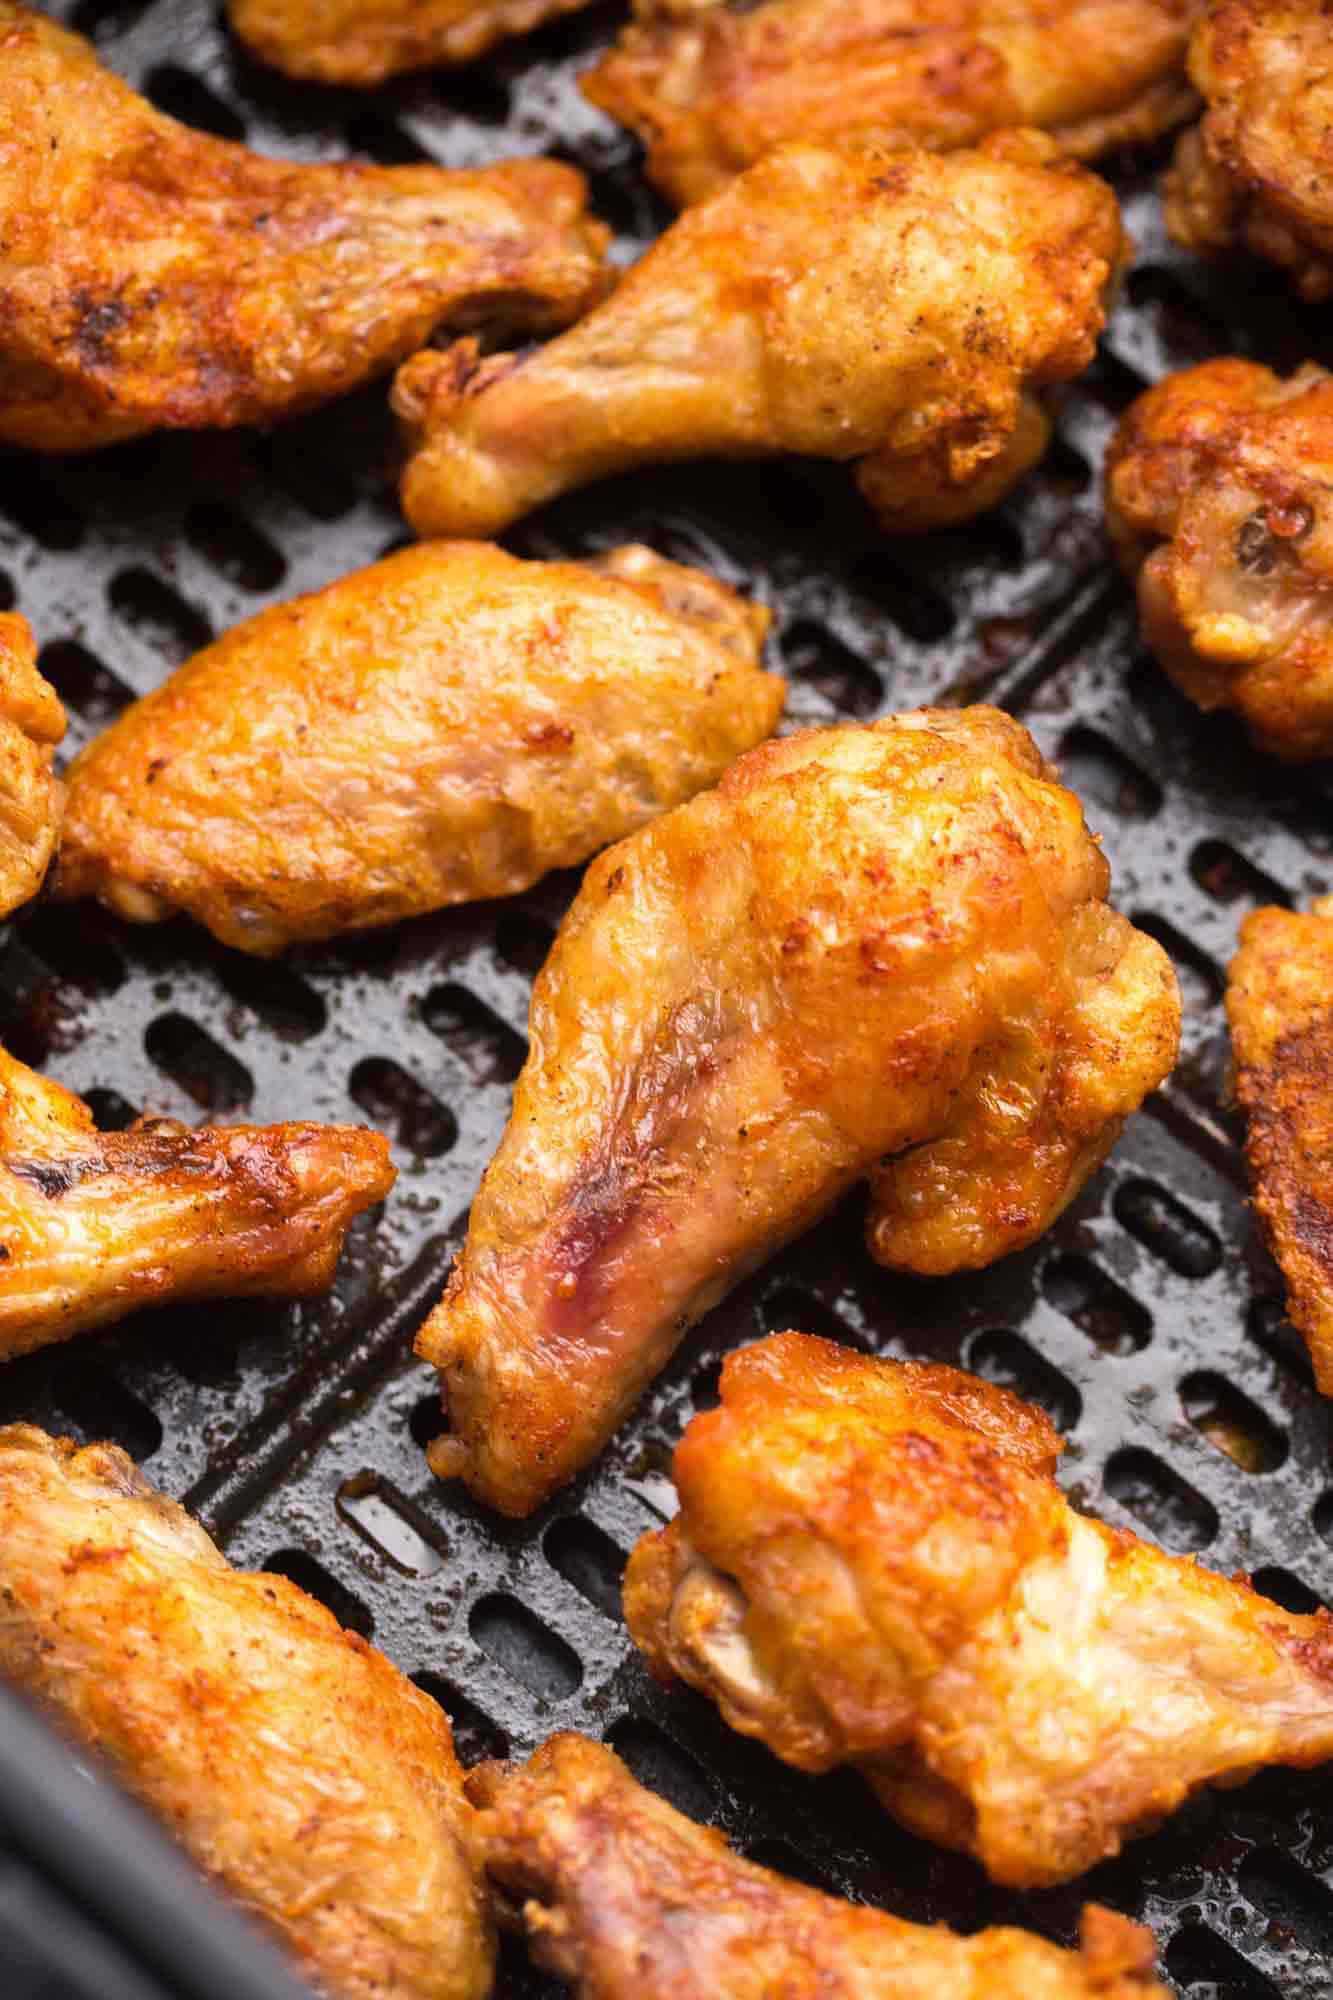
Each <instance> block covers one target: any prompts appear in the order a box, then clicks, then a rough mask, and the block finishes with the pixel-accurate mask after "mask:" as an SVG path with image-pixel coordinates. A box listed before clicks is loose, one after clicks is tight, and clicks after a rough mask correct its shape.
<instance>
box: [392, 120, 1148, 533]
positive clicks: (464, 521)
mask: <svg viewBox="0 0 1333 2000" xmlns="http://www.w3.org/2000/svg"><path fill="white" fill-rule="evenodd" d="M1122 248H1123V239H1122V235H1121V230H1120V219H1119V211H1118V209H1117V207H1116V202H1115V197H1114V196H1113V195H1112V194H1111V192H1110V190H1109V188H1107V187H1106V186H1105V184H1104V183H1103V182H1101V181H1099V180H1097V179H1096V178H1095V177H1094V176H1093V175H1091V174H1088V173H1086V172H1084V171H1083V169H1082V168H1080V167H1077V166H1075V165H1073V164H1071V163H1068V162H1061V161H1059V160H1058V159H1057V158H1056V153H1055V148H1054V146H1053V144H1052V142H1051V141H1049V140H1048V139H1046V138H1045V137H1044V136H1043V135H1042V134H1041V133H1037V132H1025V133H1004V134H997V135H996V136H995V137H993V138H991V139H989V140H987V141H986V142H985V144H984V145H983V146H982V147H981V148H979V149H978V150H977V151H976V152H956V153H950V154H945V155H939V154H934V153H927V152H921V151H909V152H894V153H888V152H884V151H883V150H875V149H857V148H852V147H848V148H845V149H841V150H839V149H835V148H833V147H828V146H812V145H790V146H784V147H781V148H779V149H778V150H777V151H776V152H773V153H770V154H769V155H768V156H767V157H766V158H765V159H763V160H761V161H760V163H759V164H758V165H757V166H754V167H751V168H750V170H749V172H748V173H745V174H742V175H741V176H740V178H739V179H738V180H736V181H735V182H733V183H732V184H731V185H730V186H729V187H726V188H724V189H723V191H722V192H721V193H720V194H718V195H715V196H714V198H713V199H712V200H711V201H708V202H704V203H703V204H702V205H701V206H700V207H698V208H696V209H692V210H691V211H690V212H689V213H688V214H686V215H683V216H682V217H681V218H680V220H679V221H678V222H676V223H675V225H674V226H673V227H672V228H671V229H669V230H668V231H667V233H666V235H665V236H663V237H662V238H661V239H660V240H659V241H658V242H657V243H656V244H654V246H653V247H652V249H651V250H649V251H648V253H647V255H646V256H645V257H644V258H643V259H642V261H641V262H640V263H638V264H637V265H636V266H635V267H634V269H633V270H632V271H631V272H630V273H629V275H628V277H626V278H625V279H624V280H623V281H622V282H621V284H620V285H619V286H618V287H617V289H616V290H615V291H614V292H613V293H612V295H611V297H610V298H609V299H608V300H607V301H606V303H605V304H604V305H601V306H599V307H598V308H597V309H596V310H595V311H593V312H591V313H590V314H589V315H588V317H587V318H586V319H585V320H583V321H582V322H581V324H580V325H578V326H577V327H574V328H573V329H571V331H570V332H568V333H566V334H564V335H562V336H561V337H560V338H559V339H558V340H555V341H553V342H552V343H551V344H550V345H549V346H547V347H544V348H540V349H538V350H537V351H536V352H535V353H532V354H528V355H523V356H519V355H514V354H499V355H492V356H491V357H490V358H489V359H488V360H482V359H481V358H480V353H479V350H478V347H477V344H476V342H475V341H472V340H464V341H459V342H457V343H455V345H454V346H453V347H451V348H449V349H448V350H447V351H446V352H443V353H440V352H427V353H423V354H418V355H416V356H414V357H413V359H412V360H411V361H409V362H408V363H407V365H406V366H405V367H404V368H402V369H401V370H400V371H399V374H398V378H397V382H396V384H395V387H394V404H395V407H396V409H397V411H398V414H399V416H400V417H401V418H402V420H403V422H404V425H405V427H406V432H407V437H408V441H409V444H410V446H411V449H412V456H411V458H410V460H409V463H408V465H407V469H406V472H405V474H404V479H403V488H402V498H403V506H404V509H405V511H406V513H407V516H408V519H409V520H410V521H411V523H412V525H413V527H414V528H415V529H416V530H417V532H418V534H422V535H429V534H469V535H482V534H486V535H488V534H495V533H498V532H499V531H500V530H501V529H502V528H504V527H506V526H507V525H508V524H509V523H510V522H512V521H514V520H517V519H518V517H519V516H520V515H521V514H524V513H526V512H527V511H528V509H529V508H532V507H536V506H539V505H540V504H541V503H542V502H543V501H546V500H550V499H553V498H554V497H555V496H556V495H557V494H559V493H563V492H565V491H567V490H568V489H569V488H570V487H574V486H579V485H582V484H584V483H585V482H586V481H588V480H591V479H598V478H601V477H602V476H603V475H604V474H606V473H610V472H615V471H619V470H622V469H624V468H626V467H628V466H632V465H638V464H642V463H646V462H653V461H660V460H663V459H681V458H695V457H699V456H702V455H704V454H706V453H712V454H715V455H720V456H723V457H754V456H760V455H763V454H765V453H770V452H777V451H794V452H802V453H805V454H806V455H807V456H814V457H825V458H836V459H860V460H861V465H860V467H859V468H858V476H859V478H860V481H861V485H862V487H863V489H864V490H865V491H866V493H867V497H868V498H869V499H870V501H871V504H872V505H873V506H874V507H875V509H876V511H877V512H878V513H879V514H880V515H881V517H882V519H883V521H884V524H885V526H886V527H889V528H895V529H908V528H911V529H915V528H924V527H929V526H931V525H933V524H935V523H937V522H940V521H945V520H957V519H962V518H963V517H965V516H966V515H968V514H971V513H973V512H975V511H976V510H977V508H978V507H980V506H989V505H991V504H992V503H993V502H994V501H995V500H997V499H999V498H1000V497H1001V494H1002V493H1003V492H1004V491H1006V490H1007V489H1008V487H1009V486H1011V485H1012V484H1013V483H1014V481H1015V480H1016V479H1018V478H1019V477H1020V475H1021V474H1022V473H1023V472H1025V471H1027V470H1028V468H1029V466H1030V465H1031V464H1032V463H1033V461H1034V460H1035V459H1036V458H1037V457H1038V456H1040V453H1041V450H1042V448H1043V446H1044V444H1045V441H1046V436H1047V431H1048V421H1047V418H1046V416H1045V413H1044V410H1043V408H1042V405H1041V401H1040V396H1039V392H1040V390H1041V388H1042V386H1043V385H1046V384H1050V383H1054V382H1058V381H1061V380H1063V379H1065V378H1066V377H1068V376H1071V375H1076V374H1077V373H1078V372H1079V370H1080V369H1082V368H1085V367H1086V366H1087V364H1088V362H1089V361H1090V360H1091V358H1092V353H1093V348H1094V346H1095V343H1096V339H1097V335H1098V333H1099V332H1100V330H1101V326H1102V322H1103V318H1104V303H1105V298H1106V293H1107V289H1108V285H1109V283H1110V280H1111V278H1112V275H1113V273H1114V271H1115V269H1116V266H1117V263H1118V260H1119V258H1120V256H1121V254H1122Z"/></svg>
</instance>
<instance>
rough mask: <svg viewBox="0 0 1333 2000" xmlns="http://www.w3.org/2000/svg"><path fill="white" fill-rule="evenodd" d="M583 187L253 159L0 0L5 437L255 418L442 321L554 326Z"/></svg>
mask: <svg viewBox="0 0 1333 2000" xmlns="http://www.w3.org/2000/svg"><path fill="white" fill-rule="evenodd" d="M584 195H585V189H584V184H583V180H582V177H581V176H580V175H579V174H578V173H576V172H575V171H573V170H572V169H571V168H569V167H565V166H561V165H559V164H558V163H556V162H554V161H549V160H523V161H515V162H512V163H510V164H508V165H505V166H499V167H492V168H488V169H486V170H484V171H482V172H477V173H452V172H448V171H446V170H445V169H443V168H439V167H430V166H423V167H372V166H362V165H355V164H348V163H339V164H336V165H331V166H309V165H292V164H290V163H288V162H285V161H278V160H266V159H261V158H260V157H259V156H258V155H257V154H255V153H251V152H249V151H247V149H246V148H245V147H243V146H236V145H232V144H229V143H228V142H227V141H225V140H222V139H215V138H211V137H209V136H208V135H206V134H204V133H200V132H196V131H193V130H191V129H189V128H188V127H186V126H184V125H179V124H177V123H176V122H175V120H174V119H171V118H167V117H165V116H164V115H163V114H162V113H161V112H158V111H155V110H154V109H153V107H152V106H151V105H150V104H148V103H147V102H146V101H145V100H144V99H143V98H141V97H138V96H136V95H135V93H134V92H133V91H132V90H130V89H129V88H128V86H127V85H126V84H124V83H122V82H120V81H119V79H118V78H116V77H114V76H113V75H111V73H110V72H109V71H108V70H105V69H103V68H102V67H101V65H100V64H99V63H98V61H97V58H96V56H95V55H94V53H93V50H92V49H91V47H90V46H89V44H88V43H87V42H85V41H83V40H81V39H80V38H79V37H78V36H77V35H71V34H68V33H67V32H66V31H65V30H64V29H63V28H60V27H57V26H56V24H55V23H54V22H52V21H49V20H47V19H45V18H44V17H43V16H42V15H40V14H35V13H31V12H29V11H28V10H27V9H26V8H23V7H19V6H15V5H13V4H11V0H0V440H5V441H8V442H9V443H11V444H21V445H32V446H35V447H37V448H38V449H40V450H45V451H80V450H84V449H87V448H88V447H90V446H93V445H104V444H111V443H113V442H114V441H115V440H116V439H118V438H128V437H134V436H136V435H138V434H139V433H141V432H144V431H151V430H156V429H159V428H163V427H168V428H178V427H181V426H185V427H212V426H220V425H222V426H225V425H232V424H259V423H268V422H271V421H272V420H273V419H274V418H277V417H281V416H284V415H286V414H288V413H289V412H291V411H293V410H297V409H301V408H303V407H305V406H307V405H309V404H312V403H318V402H321V401H323V400H325V399H326V398H327V397H330V396H336V395H339V394H341V393H342V392H343V391H345V390H348V389H351V388H354V387H355V386H356V384H357V383H359V382H363V381H365V380H366V379H367V378H368V377H370V376H372V375H375V374H377V373H379V372H380V371H382V370H384V369H386V368H388V367H391V366H392V364H393V363H394V362H395V361H398V360H401V358H402V357H403V356H404V355H406V354H410V353H411V352H412V351H413V349H414V348H417V347H420V345H421V344H422V342H423V340H425V339H426V338H427V337H428V336H429V334H430V333H431V331H432V329H433V328H435V327H436V326H438V325H440V324H441V323H442V322H443V323H450V324H453V325H455V326H460V325H461V326H469V325H476V324H477V323H478V322H479V321H482V320H494V321H495V322H496V323H497V324H499V325H501V326H504V327H513V326H520V327H529V328H550V327H555V326H562V325H564V324H565V322H566V321H568V320H570V319H572V318H573V317H574V315H575V314H576V313H577V312H579V311H580V310H581V309H582V308H583V307H584V306H586V305H587V304H588V303H589V301H590V300H591V299H592V298H594V297H595V296H597V294H598V293H599V291H600V290H601V287H602V279H601V275H600V270H599V262H600V254H601V249H602V245H603V242H604V240H605V235H606V232H605V231H604V230H603V229H602V228H601V227H600V225H598V224H595V223H591V222H589V221H588V219H587V217H586V215H585V213H584Z"/></svg>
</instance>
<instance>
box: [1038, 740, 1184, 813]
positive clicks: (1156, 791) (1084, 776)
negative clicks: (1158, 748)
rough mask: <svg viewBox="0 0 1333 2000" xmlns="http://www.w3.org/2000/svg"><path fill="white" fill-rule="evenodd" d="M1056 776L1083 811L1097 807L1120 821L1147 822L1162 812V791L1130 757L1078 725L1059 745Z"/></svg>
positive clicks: (1154, 780) (1153, 779)
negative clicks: (1145, 820)
mask: <svg viewBox="0 0 1333 2000" xmlns="http://www.w3.org/2000/svg"><path fill="white" fill-rule="evenodd" d="M1059 762H1060V776H1061V778H1062V779H1063V781H1064V783H1065V784H1066V785H1068V787H1069V789H1070V791H1072V792H1073V793H1074V794H1075V795H1076V797H1077V798H1078V799H1079V800H1080V801H1081V802H1082V804H1083V805H1084V807H1085V808H1086V807H1087V806H1089V805H1093V806H1098V807H1100V808H1101V809H1102V811H1104V812H1111V813H1116V814H1117V815H1118V816H1119V817H1120V818H1121V819H1151V818H1152V816H1153V814H1154V813H1157V812H1160V811H1161V809H1162V788H1161V786H1160V785H1159V784H1158V782H1157V780H1156V778H1153V777H1150V776H1149V774H1148V772H1147V771H1144V770H1141V769H1140V768H1139V766H1138V765H1137V764H1136V763H1135V762H1134V760H1133V758H1132V757H1127V756H1126V755H1125V753H1124V751H1123V750H1121V749H1120V748H1119V747H1118V746H1117V745H1116V744H1114V743H1112V742H1111V741H1110V740H1109V739H1108V738H1107V737H1105V736H1102V735H1101V734H1099V732H1098V731H1097V730H1095V729H1088V728H1086V727H1085V726H1084V725H1083V724H1082V723H1080V724H1078V726H1077V727H1076V728H1074V729H1071V730H1069V732H1068V733H1067V735H1066V736H1065V739H1064V741H1063V742H1062V743H1061V745H1060V754H1059Z"/></svg>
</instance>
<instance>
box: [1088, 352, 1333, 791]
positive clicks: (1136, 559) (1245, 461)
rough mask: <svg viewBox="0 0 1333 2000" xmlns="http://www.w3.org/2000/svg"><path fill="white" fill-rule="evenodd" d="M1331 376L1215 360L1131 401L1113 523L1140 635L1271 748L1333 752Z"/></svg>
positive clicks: (1189, 690) (1120, 445)
mask: <svg viewBox="0 0 1333 2000" xmlns="http://www.w3.org/2000/svg"><path fill="white" fill-rule="evenodd" d="M1331 466H1333V376H1329V375H1327V374H1326V373H1325V372H1324V370H1323V369H1322V368H1317V367H1315V366H1314V364H1313V363H1310V364H1307V366H1306V367H1304V368H1300V369H1298V370H1297V371H1296V373H1295V374H1294V375H1293V376H1291V377H1290V379H1289V380H1287V381H1283V380H1282V379H1281V378H1280V377H1279V376H1277V375H1274V374H1273V372H1272V370H1271V369H1269V368H1264V367H1261V366H1260V365H1259V363H1258V362H1255V361H1238V360H1221V361H1205V362H1204V363H1203V364H1202V365H1201V366H1200V367H1198V368H1187V369H1185V370H1184V371H1183V372H1182V373H1181V374H1178V375H1169V376H1168V377H1167V378H1166V380H1165V381H1164V382H1159V383H1158V384H1157V386H1156V387H1155V388H1153V389H1150V390H1149V391H1148V392H1147V394H1146V395H1143V396H1140V397H1139V399H1138V401H1137V402H1136V403H1134V404H1132V405H1131V407H1130V409H1129V410H1128V411H1127V412H1126V414H1125V415H1124V417H1123V418H1122V419H1121V422H1120V427H1119V429H1118V431H1117V432H1116V435H1115V437H1114V439H1113V440H1112V444H1111V450H1110V454H1109V457H1108V460H1107V478H1106V516H1107V525H1108V527H1109V529H1110V531H1111V537H1112V540H1113V541H1114V543H1115V546H1116V549H1117V551H1118V553H1119V556H1120V559H1121V561H1122V563H1123V564H1124V566H1125V568H1126V570H1127V571H1128V572H1129V574H1130V575H1131V576H1134V575H1137V578H1138V594H1139V610H1140V613H1141V615H1142V619H1143V632H1144V637H1145V638H1146V639H1147V641H1148V644H1149V645H1150V646H1151V647H1152V649H1153V651H1154V652H1155V653H1156V654H1157V656H1158V658H1159V659H1160V660H1161V662H1162V665H1163V666H1164V667H1165V668H1166V670H1167V672H1168V673H1169V674H1170V676H1171V678H1172V680H1174V681H1175V682H1177V684H1178V685H1179V686H1180V687H1181V688H1183V689H1184V691H1185V693H1186V694H1187V695H1189V696H1190V697H1191V699H1192V700H1194V701H1196V702H1198V704H1199V706H1200V707H1201V708H1205V709H1212V708H1230V709H1235V711H1236V712H1237V713H1238V714H1239V715H1241V716H1242V717H1243V718H1244V720H1245V721H1246V723H1247V724H1248V725H1249V728H1250V729H1251V731H1252V732H1253V735H1254V738H1255V740H1256V742H1257V743H1258V744H1259V745H1260V747H1261V748H1262V749H1264V750H1269V751H1272V752H1273V754H1274V755H1275V756H1279V757H1289V758H1294V759H1300V758H1310V757H1327V756H1333V489H1331V488H1330V481H1329V469H1330V467H1331Z"/></svg>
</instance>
